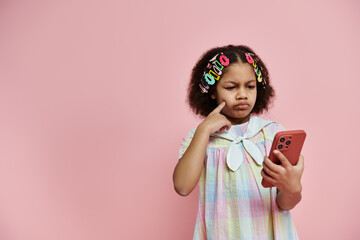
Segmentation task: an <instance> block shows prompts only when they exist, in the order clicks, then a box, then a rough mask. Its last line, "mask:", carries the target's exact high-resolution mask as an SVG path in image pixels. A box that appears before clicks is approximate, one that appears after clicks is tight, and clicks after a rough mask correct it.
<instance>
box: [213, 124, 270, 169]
mask: <svg viewBox="0 0 360 240" xmlns="http://www.w3.org/2000/svg"><path fill="white" fill-rule="evenodd" d="M270 123H273V121H270V120H265V119H262V118H260V117H250V120H249V124H248V127H247V130H246V132H245V133H244V136H236V135H234V133H233V132H232V131H231V128H230V130H229V131H227V130H225V131H224V132H223V133H214V134H211V136H212V137H215V138H223V139H227V140H229V141H231V142H232V143H230V146H229V149H228V151H227V154H226V163H227V165H228V167H229V168H230V169H231V170H232V171H236V170H237V169H238V168H239V167H240V165H241V163H242V162H243V153H242V151H244V148H245V150H246V151H247V152H248V153H249V154H250V156H251V157H252V158H253V159H254V160H255V162H256V163H257V164H259V165H261V164H262V162H263V161H264V157H263V156H262V154H261V152H260V149H259V148H258V147H257V146H256V144H255V143H253V142H252V141H250V140H248V139H251V138H253V137H254V136H255V135H256V134H258V133H259V132H260V131H261V129H263V128H264V127H265V126H267V125H269V124H270Z"/></svg>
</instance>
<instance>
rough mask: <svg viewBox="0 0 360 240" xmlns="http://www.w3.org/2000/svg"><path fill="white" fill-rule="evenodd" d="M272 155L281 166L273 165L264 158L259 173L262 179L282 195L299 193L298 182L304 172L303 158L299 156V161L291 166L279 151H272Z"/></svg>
mask: <svg viewBox="0 0 360 240" xmlns="http://www.w3.org/2000/svg"><path fill="white" fill-rule="evenodd" d="M274 154H275V156H276V157H277V158H278V159H279V160H280V162H281V165H278V164H275V163H273V162H272V161H271V160H270V159H269V158H268V157H265V158H264V162H263V170H262V171H261V175H262V177H263V178H264V179H265V180H266V181H268V182H270V183H272V184H274V185H275V186H276V187H277V188H278V189H279V190H281V191H282V192H284V193H288V194H295V193H300V192H301V190H302V186H301V182H300V180H301V176H302V174H303V171H304V157H303V156H302V155H300V157H299V161H298V162H297V164H296V165H294V166H293V165H291V163H290V162H289V160H288V159H287V158H286V157H285V156H284V155H283V154H282V153H281V152H280V151H278V150H274Z"/></svg>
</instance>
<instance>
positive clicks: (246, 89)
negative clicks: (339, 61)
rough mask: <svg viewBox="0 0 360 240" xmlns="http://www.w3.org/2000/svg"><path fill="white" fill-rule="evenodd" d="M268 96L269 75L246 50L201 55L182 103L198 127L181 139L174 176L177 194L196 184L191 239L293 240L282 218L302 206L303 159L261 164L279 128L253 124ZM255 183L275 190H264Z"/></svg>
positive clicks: (287, 222)
mask: <svg viewBox="0 0 360 240" xmlns="http://www.w3.org/2000/svg"><path fill="white" fill-rule="evenodd" d="M273 96H274V90H273V88H272V87H271V84H270V79H269V73H268V70H267V68H266V66H265V64H264V63H263V61H262V60H261V59H260V57H259V56H258V55H257V54H256V53H255V52H254V51H253V50H252V49H251V48H249V47H247V46H243V45H242V46H232V45H229V46H225V47H219V48H214V49H211V50H209V51H207V52H206V53H205V54H204V55H203V56H202V57H201V58H200V60H199V61H198V62H197V64H196V65H195V67H194V69H193V71H192V76H191V81H190V85H189V92H188V102H189V105H190V107H191V108H192V110H193V111H194V112H195V113H196V114H200V115H201V116H203V117H204V118H205V119H204V120H203V121H202V122H201V123H200V124H199V125H198V127H197V128H196V129H193V130H191V131H190V132H189V133H188V134H187V135H186V136H185V138H184V140H183V142H182V144H181V147H180V151H179V161H178V163H177V165H176V167H175V170H174V174H173V181H174V187H175V190H176V192H177V193H178V194H180V195H182V196H186V195H188V194H189V193H191V192H192V190H193V189H194V188H195V186H196V184H198V183H199V187H200V196H199V207H198V213H197V220H196V226H195V233H194V239H209V240H210V239H221V240H227V239H234V240H235V239H236V240H239V239H284V240H285V239H286V240H290V239H298V236H297V233H296V229H295V226H294V223H293V221H292V218H291V215H290V212H289V210H290V209H292V208H294V207H295V206H296V205H297V204H298V203H299V202H300V200H301V190H302V186H301V183H300V180H301V175H302V172H303V169H304V159H303V156H300V158H299V161H298V163H297V165H295V166H292V165H291V164H290V162H289V161H288V160H287V159H286V157H284V155H282V154H281V153H280V152H279V151H275V152H274V154H275V155H276V156H277V157H278V158H279V159H280V160H281V165H276V164H274V163H273V162H271V160H270V159H269V158H268V157H267V156H269V151H270V148H271V144H272V141H273V138H274V135H275V134H276V133H277V132H279V131H282V130H285V129H284V127H283V126H282V125H280V124H278V123H276V122H273V121H269V120H265V119H262V118H260V117H256V116H253V114H260V113H262V112H264V111H267V110H268V106H269V104H270V102H271V100H272V98H273ZM262 179H264V180H266V181H267V182H269V183H272V184H273V185H275V187H272V188H264V187H263V186H262V184H261V181H262Z"/></svg>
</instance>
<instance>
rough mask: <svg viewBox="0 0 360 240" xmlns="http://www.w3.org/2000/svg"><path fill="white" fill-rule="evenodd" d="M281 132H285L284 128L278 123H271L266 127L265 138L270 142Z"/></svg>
mask: <svg viewBox="0 0 360 240" xmlns="http://www.w3.org/2000/svg"><path fill="white" fill-rule="evenodd" d="M281 131H286V128H285V127H284V126H283V125H281V124H280V123H277V122H273V123H271V124H269V125H268V126H267V127H266V131H265V138H266V139H268V140H270V141H271V142H272V141H273V140H274V137H275V134H276V133H278V132H281Z"/></svg>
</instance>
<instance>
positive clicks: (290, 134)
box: [261, 130, 306, 188]
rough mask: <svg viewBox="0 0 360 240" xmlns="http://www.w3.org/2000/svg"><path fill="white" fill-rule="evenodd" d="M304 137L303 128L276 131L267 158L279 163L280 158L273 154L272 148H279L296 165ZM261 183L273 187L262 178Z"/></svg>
mask: <svg viewBox="0 0 360 240" xmlns="http://www.w3.org/2000/svg"><path fill="white" fill-rule="evenodd" d="M305 137H306V133H305V131H304V130H289V131H281V132H278V133H276V135H275V137H274V141H273V143H272V146H271V150H270V155H269V159H270V160H271V161H272V162H273V163H276V164H280V160H279V159H278V158H277V157H276V156H275V155H274V154H273V151H274V150H279V151H280V152H281V153H282V154H284V156H285V157H286V158H287V159H288V160H289V162H290V163H291V164H292V165H296V163H297V162H298V160H299V157H300V153H301V149H302V147H303V145H304V141H305ZM261 184H262V185H263V187H265V188H267V187H274V185H273V184H271V183H269V182H267V181H265V180H264V179H263V180H262V182H261Z"/></svg>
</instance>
